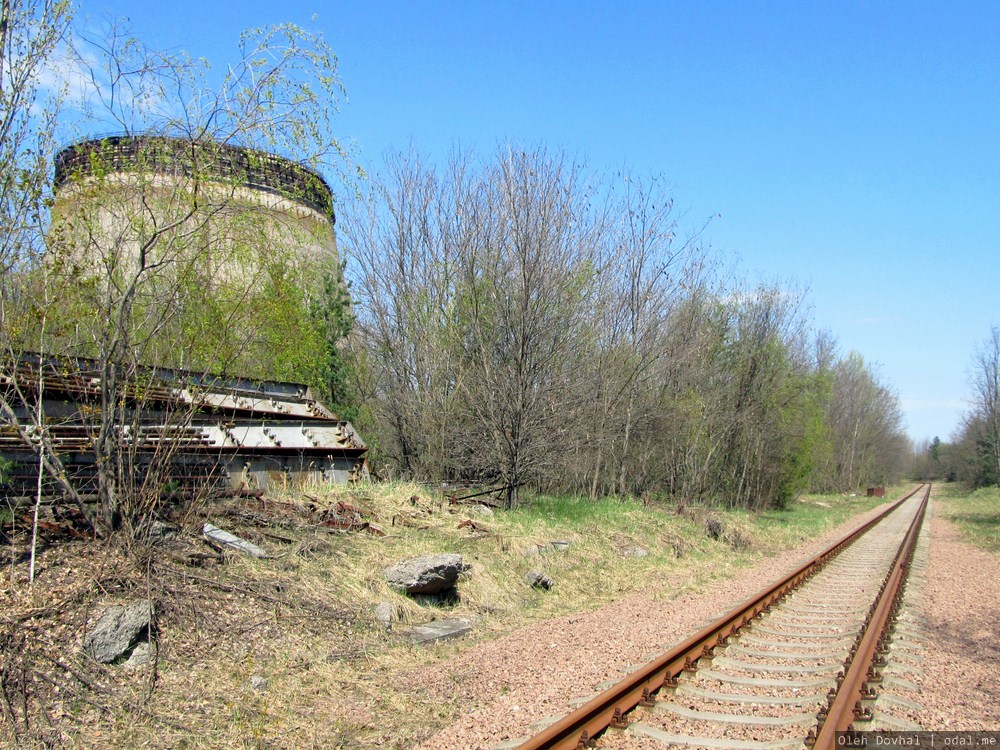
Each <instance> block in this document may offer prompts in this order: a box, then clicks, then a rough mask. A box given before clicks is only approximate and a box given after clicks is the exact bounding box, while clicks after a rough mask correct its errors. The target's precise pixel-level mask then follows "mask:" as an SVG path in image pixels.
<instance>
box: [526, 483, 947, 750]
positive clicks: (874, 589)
mask: <svg viewBox="0 0 1000 750" xmlns="http://www.w3.org/2000/svg"><path fill="white" fill-rule="evenodd" d="M929 495H930V487H929V486H925V487H922V488H918V489H917V490H914V491H913V492H911V493H910V494H909V495H907V496H906V497H904V498H902V499H901V500H899V501H897V502H896V503H894V504H893V505H892V506H890V507H889V508H888V509H887V510H886V511H885V512H883V513H882V514H880V515H879V516H878V517H876V518H874V519H872V520H871V521H869V522H868V523H866V524H864V525H863V526H862V527H860V528H859V529H857V530H855V531H854V532H852V533H851V534H849V535H848V536H846V537H845V538H843V539H841V540H839V541H838V542H836V543H835V544H833V545H831V546H830V547H828V548H827V549H825V550H824V551H823V552H821V553H820V554H818V555H816V556H815V557H813V558H812V559H810V560H808V561H807V562H805V563H803V564H802V565H801V566H800V567H799V568H797V569H796V570H794V571H792V572H791V573H790V574H788V575H787V576H785V577H784V578H782V579H781V580H779V581H776V582H775V583H774V584H772V585H771V586H769V587H768V588H767V589H765V590H764V591H762V592H760V594H758V595H757V596H755V597H753V598H751V599H749V600H747V601H746V602H744V603H743V604H741V605H739V606H738V607H736V608H735V609H733V610H731V611H729V612H726V613H724V614H722V615H720V616H719V617H718V618H717V619H716V620H714V621H713V622H711V623H709V624H708V625H706V626H705V627H704V628H703V629H702V630H700V631H699V632H698V633H696V634H694V635H692V636H691V637H690V638H688V639H686V640H684V641H682V642H681V643H679V644H677V645H676V646H674V647H673V648H671V649H670V650H669V651H668V652H666V653H665V654H663V655H661V656H660V657H658V658H656V659H654V660H652V661H650V662H648V663H646V664H644V665H642V666H640V667H639V668H638V669H636V670H635V671H633V672H632V673H631V674H629V675H628V676H627V677H626V678H624V679H623V680H621V681H620V682H617V683H616V684H614V685H612V686H610V687H608V688H607V689H605V690H604V691H603V692H601V693H600V694H599V695H597V696H596V697H594V698H593V699H591V700H590V701H588V702H587V703H585V704H584V705H582V706H580V707H579V708H578V709H576V710H575V711H573V712H571V713H570V714H568V715H567V716H565V717H563V718H562V719H559V720H558V721H556V722H554V723H553V724H551V725H550V726H549V727H547V728H545V729H544V730H542V731H541V732H539V733H538V734H537V735H535V736H534V737H531V738H529V739H527V740H526V741H522V742H521V743H520V744H518V745H516V747H517V748H518V750H543V749H544V750H552V749H555V748H559V749H568V750H579V748H585V747H607V748H622V749H625V748H628V749H629V750H631V749H632V748H654V747H666V746H678V747H702V748H712V749H718V750H772V749H775V750H776V749H777V748H783V747H803V746H805V747H808V748H814V749H815V750H830V748H834V747H836V732H838V731H844V730H847V729H849V728H852V727H854V728H858V727H857V726H854V725H855V722H863V721H865V720H868V719H870V718H871V713H870V705H871V701H873V700H874V699H875V697H876V695H877V688H878V685H879V683H880V682H881V681H882V671H881V670H882V668H883V667H884V666H885V656H886V654H887V653H888V649H889V643H890V642H891V640H892V628H893V624H894V621H895V617H896V614H897V612H898V608H899V604H900V601H901V596H902V593H903V590H904V585H905V582H906V577H907V573H908V570H909V566H910V562H911V560H912V556H913V552H914V550H915V548H916V542H917V537H918V534H919V530H920V526H921V523H922V521H923V516H924V511H925V508H926V505H927V500H928V497H929ZM858 726H861V725H860V724H859V725H858ZM609 730H611V731H609ZM615 730H624V731H615ZM598 737H599V739H600V742H599V743H598V742H595V738H598Z"/></svg>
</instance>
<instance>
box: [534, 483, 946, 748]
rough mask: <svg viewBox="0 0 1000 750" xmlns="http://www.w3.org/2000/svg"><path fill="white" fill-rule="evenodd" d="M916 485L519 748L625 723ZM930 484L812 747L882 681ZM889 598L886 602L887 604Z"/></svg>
mask: <svg viewBox="0 0 1000 750" xmlns="http://www.w3.org/2000/svg"><path fill="white" fill-rule="evenodd" d="M917 492H919V488H917V489H915V490H914V491H913V492H911V493H909V494H908V495H906V496H905V497H903V498H902V499H900V500H899V501H897V502H896V503H894V504H893V505H891V506H890V507H889V508H887V509H886V510H885V511H884V512H883V513H881V514H879V515H878V516H876V517H875V518H873V519H871V520H870V521H868V522H867V523H865V524H864V525H862V526H860V527H859V528H858V529H856V530H854V531H853V532H851V533H850V534H849V535H847V536H845V537H844V538H842V539H840V540H839V541H837V542H835V543H834V544H832V545H830V546H829V547H827V548H826V549H825V550H823V551H822V552H820V553H819V554H818V555H816V556H814V557H813V558H811V559H810V560H808V561H807V562H805V563H803V564H802V565H801V566H799V567H798V568H796V569H795V570H794V571H792V572H791V573H789V574H788V575H787V576H785V577H784V578H782V579H781V580H779V581H777V582H775V583H773V584H772V585H771V586H769V587H768V588H767V589H765V590H763V591H761V592H760V593H759V594H757V595H756V596H754V597H752V598H751V599H748V600H747V601H745V602H743V603H742V604H740V605H739V606H737V607H736V608H734V609H733V610H731V611H730V612H728V613H727V614H725V615H723V616H722V617H720V618H719V619H718V620H716V621H715V622H713V623H711V624H710V625H707V626H706V627H704V628H703V629H702V630H700V631H699V632H697V633H695V634H694V635H692V636H691V637H690V638H688V639H687V640H685V641H684V642H682V643H680V644H678V645H677V646H675V647H674V648H672V649H671V650H670V651H668V652H666V653H665V654H663V655H662V656H660V657H659V658H657V659H655V660H653V661H651V662H649V663H648V664H646V665H645V666H643V667H641V668H639V669H638V670H636V671H635V672H633V673H632V674H630V675H629V676H628V677H626V678H625V679H623V680H622V681H621V682H619V683H618V684H616V685H614V686H612V687H610V688H608V689H607V690H605V691H604V692H603V693H601V694H599V695H598V696H596V697H595V698H593V699H592V700H590V701H589V702H587V703H585V704H584V705H582V706H580V707H579V708H578V709H577V710H575V711H573V712H572V713H570V714H568V715H567V716H565V717H563V718H562V719H560V720H559V721H557V722H555V723H554V724H552V725H550V726H549V727H547V728H546V729H544V730H543V731H541V732H539V733H538V734H537V735H535V736H534V737H531V738H529V739H528V740H526V741H525V742H524V743H522V744H521V745H519V746H518V750H579V749H580V748H586V747H588V746H589V745H590V743H591V740H592V739H593V738H594V737H595V736H596V735H597V734H599V733H600V732H603V731H604V730H605V729H608V728H609V727H621V728H624V727H625V726H627V721H626V718H625V715H626V714H627V713H628V712H629V711H631V710H632V709H633V708H635V707H636V706H638V705H646V706H650V705H653V701H654V700H655V694H656V692H657V691H658V690H660V689H661V688H663V687H672V686H676V684H677V678H678V676H679V675H680V674H681V673H682V672H684V671H685V670H691V669H694V667H695V665H696V663H697V661H698V660H699V659H700V658H702V657H706V658H709V657H711V656H712V654H713V650H714V649H715V648H716V647H717V646H721V645H724V644H725V643H726V642H727V640H728V639H729V638H730V637H732V636H733V635H735V634H737V632H738V631H739V629H740V628H741V627H744V626H745V625H747V624H748V623H750V622H751V621H752V620H753V619H754V618H755V617H757V616H758V615H760V614H762V613H763V612H767V611H770V608H771V607H772V606H773V605H775V604H776V603H777V602H778V601H779V600H780V599H781V598H782V597H784V596H785V595H786V594H788V593H789V592H791V591H792V590H794V589H795V588H796V587H798V586H799V585H801V584H802V583H804V582H805V581H806V580H808V579H809V578H811V577H812V576H814V575H816V573H818V572H819V571H820V570H821V569H822V568H823V566H824V565H825V564H826V563H827V562H829V561H830V560H831V559H832V558H834V557H835V556H836V555H837V554H838V553H840V552H841V551H842V550H843V549H844V548H845V547H847V546H848V545H850V544H851V543H852V542H854V541H855V540H856V539H858V538H859V537H860V536H862V535H863V534H865V533H866V532H867V531H868V530H869V529H871V528H872V527H873V526H874V525H875V524H877V523H878V522H879V521H881V520H882V519H884V518H885V517H886V516H888V515H889V514H890V513H892V512H893V511H895V510H896V509H897V508H899V507H900V506H901V505H902V504H903V503H904V502H906V501H907V500H909V499H910V498H911V497H913V496H914V495H915V494H916V493H917ZM929 492H930V488H929V487H928V488H927V490H926V494H925V496H924V498H923V503H922V506H921V510H920V511H919V513H918V514H917V518H916V520H915V521H914V523H913V525H912V526H911V528H910V530H909V532H908V534H907V537H906V540H905V541H904V543H903V545H902V546H901V548H900V552H899V553H898V554H897V556H896V564H895V565H893V568H892V571H891V572H890V573H889V575H888V576H887V578H886V581H885V583H884V584H883V586H882V594H881V595H880V598H879V600H878V601H877V602H876V603H875V604H873V605H872V608H871V610H870V612H869V617H868V625H867V626H866V629H865V630H864V631H863V633H864V635H863V636H859V639H858V641H857V642H856V644H855V647H854V649H853V651H852V653H853V654H854V656H855V658H854V660H853V662H852V665H851V667H850V668H849V669H847V671H846V675H845V674H842V675H841V676H840V677H838V684H839V689H838V691H837V693H836V695H835V696H834V695H831V696H830V701H831V702H830V707H829V708H828V709H827V715H823V714H821V715H820V717H818V719H819V721H820V722H821V723H822V728H821V731H820V734H819V738H817V737H816V734H815V733H814V734H813V735H812V736H811V737H810V739H809V742H810V743H812V744H814V745H815V748H822V750H832V748H834V746H835V745H834V737H835V732H836V731H839V730H841V729H846V728H848V727H849V726H850V723H851V721H853V720H854V719H855V718H856V717H858V716H859V715H862V714H861V713H858V712H863V709H862V707H861V704H860V700H861V698H863V697H866V696H867V694H868V693H867V692H866V685H867V684H868V682H869V681H871V680H873V679H877V669H875V670H873V669H872V659H874V658H876V656H877V655H878V654H880V653H882V648H883V647H884V645H885V642H886V637H887V636H886V635H885V626H886V623H887V622H889V621H890V619H889V614H890V612H891V611H892V606H893V604H892V602H894V601H898V596H899V590H900V588H899V587H900V586H901V583H902V581H904V580H905V566H906V565H907V564H908V561H909V559H910V556H911V555H912V547H913V544H914V542H915V540H916V535H917V533H918V532H919V529H920V521H921V519H922V518H923V511H924V508H925V507H926V503H927V496H928V495H929ZM887 598H888V603H885V602H886V600H887Z"/></svg>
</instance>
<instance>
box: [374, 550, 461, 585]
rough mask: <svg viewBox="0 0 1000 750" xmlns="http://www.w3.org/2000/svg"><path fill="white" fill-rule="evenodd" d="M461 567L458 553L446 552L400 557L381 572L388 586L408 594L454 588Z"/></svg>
mask: <svg viewBox="0 0 1000 750" xmlns="http://www.w3.org/2000/svg"><path fill="white" fill-rule="evenodd" d="M464 570H465V564H464V563H463V562H462V556H461V555H457V554H454V553H446V554H441V555H424V556H422V557H412V558H410V559H408V560H400V561H399V562H396V563H395V564H393V565H390V566H389V567H387V568H386V569H385V570H384V571H383V575H384V576H385V580H386V581H387V582H388V583H389V585H390V586H392V587H393V588H395V589H399V590H400V591H404V592H406V593H407V594H440V593H442V592H444V591H448V590H450V589H453V588H455V584H457V583H458V577H459V575H461V573H462V572H463V571H464Z"/></svg>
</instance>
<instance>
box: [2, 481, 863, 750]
mask: <svg viewBox="0 0 1000 750" xmlns="http://www.w3.org/2000/svg"><path fill="white" fill-rule="evenodd" d="M414 497H416V498H417V499H416V500H415V501H414V500H412V498H414ZM273 500H276V501H279V502H278V504H274V503H272V504H271V505H270V506H269V507H268V508H260V507H258V506H256V505H255V503H254V502H253V501H231V502H228V503H223V504H214V505H212V506H210V507H208V508H201V509H195V510H194V511H192V512H190V513H189V514H187V515H186V516H185V517H184V533H182V534H181V535H179V536H178V537H176V538H174V539H173V540H172V541H170V542H169V544H167V545H166V546H160V547H153V548H147V547H140V546H131V547H122V546H106V545H100V544H96V543H93V542H88V541H80V540H67V539H58V540H53V542H52V543H51V544H50V545H49V546H48V547H47V548H45V549H44V550H43V551H42V554H41V557H40V565H39V571H40V573H39V577H38V580H37V581H36V583H35V585H34V586H33V587H31V586H29V585H28V584H27V581H26V569H27V565H26V562H25V560H24V552H25V546H26V544H27V537H26V534H25V533H23V532H22V533H20V534H17V535H15V537H14V539H13V541H12V543H11V544H10V546H9V547H8V549H9V551H10V553H11V555H12V559H13V560H14V561H13V562H12V563H11V564H9V565H8V566H7V570H6V573H5V576H4V579H3V583H2V586H3V588H2V589H0V612H2V614H0V644H2V648H3V652H2V655H0V677H2V680H3V685H2V686H3V691H2V692H3V696H2V698H3V700H0V717H2V723H0V742H2V743H6V746H8V747H17V748H32V747H71V748H121V747H128V748H190V749H192V750H193V749H201V748H309V747H317V748H319V747H322V748H339V747H345V748H346V747H351V748H355V747H361V748H365V747H370V748H374V747H387V748H388V747H391V748H404V747H409V746H412V745H413V744H416V743H417V742H418V741H420V740H421V739H424V738H426V737H427V736H429V734H430V733H431V732H432V731H433V730H434V729H436V728H439V727H441V726H443V725H445V724H448V723H450V722H451V721H452V720H453V719H454V717H455V716H457V715H458V713H459V712H462V711H465V710H468V708H469V706H468V705H466V704H464V703H462V702H461V700H460V698H459V696H460V695H461V694H462V685H460V684H455V685H454V689H453V690H452V691H450V693H447V694H446V695H444V696H442V694H441V693H440V692H438V693H436V694H435V695H424V694H421V693H419V692H416V691H413V690H408V689H407V685H406V683H405V675H406V674H407V673H408V672H410V671H412V670H415V669H420V668H423V667H426V666H428V665H433V664H435V663H438V662H439V661H441V660H443V659H446V658H448V657H449V656H450V655H453V654H456V653H458V652H460V651H461V650H463V649H466V648H469V646H470V645H472V644H474V643H476V642H478V641H480V640H483V639H489V638H492V637H494V636H495V635H497V634H500V633H504V632H509V631H511V630H513V629H516V628H517V627H519V626H521V625H524V624H526V623H529V622H533V621H538V620H541V619H545V618H548V617H552V616H555V615H559V614H566V613H569V612H574V611H582V610H589V609H593V608H595V607H597V606H600V605H601V604H604V603H606V602H609V601H612V600H614V599H615V598H617V597H620V596H622V595H624V594H628V593H631V592H634V591H637V590H644V591H647V592H651V593H652V594H654V595H657V596H658V597H659V598H662V599H664V600H666V599H669V598H671V597H673V596H676V595H677V594H678V593H681V592H683V591H685V590H698V589H699V588H700V587H702V586H703V585H704V584H705V583H706V582H707V581H708V580H710V579H711V578H712V577H713V576H718V575H730V574H732V573H733V571H735V570H736V569H737V568H738V567H739V566H741V565H743V564H746V563H748V562H750V561H752V560H754V559H757V558H759V557H760V556H761V555H763V554H767V553H768V551H769V550H774V549H776V548H778V547H779V546H782V545H784V544H787V543H788V542H789V540H792V539H796V538H797V537H798V535H800V534H804V533H805V532H803V531H802V530H801V529H799V528H798V527H794V528H792V530H791V531H789V529H788V528H786V527H787V526H788V524H785V523H784V522H783V521H782V520H781V519H780V518H779V520H778V521H774V520H773V519H772V520H769V519H767V518H755V517H752V516H750V515H748V514H728V513H726V514H720V516H719V517H720V518H721V519H722V521H723V522H724V527H725V530H724V531H723V533H722V534H721V535H720V538H719V539H718V540H713V539H710V538H709V537H708V536H707V535H706V527H705V524H706V519H707V518H708V517H709V516H710V515H711V514H714V513H715V512H714V511H708V510H704V509H698V508H686V509H685V510H684V512H683V513H682V514H678V513H677V512H676V509H675V508H673V507H652V508H647V507H643V506H642V505H641V504H639V503H635V502H624V501H623V502H616V501H613V500H609V501H601V502H600V503H596V504H588V503H586V502H581V501H577V500H571V499H562V500H559V499H549V500H539V501H538V502H537V503H536V504H535V505H533V506H529V507H527V508H525V509H522V510H519V511H517V512H513V513H509V512H502V513H501V512H498V513H497V514H495V515H494V516H492V517H489V516H484V515H476V514H475V513H474V512H473V511H472V510H470V509H469V508H468V507H464V506H457V507H456V506H450V505H449V504H448V503H447V502H446V501H445V500H444V499H443V498H442V497H441V496H434V495H432V494H430V493H428V492H427V491H425V489H424V488H422V487H421V486H419V485H412V484H396V485H382V486H375V485H371V486H366V487H355V488H346V487H335V488H316V489H314V490H313V491H310V492H309V493H308V496H307V495H304V494H298V495H291V494H289V495H287V496H285V497H280V498H273ZM338 501H340V502H343V503H349V504H351V505H355V506H359V507H362V508H364V509H365V511H366V512H367V513H368V518H369V520H370V521H371V522H373V523H375V524H376V525H377V526H379V527H380V528H381V529H383V530H384V531H385V532H386V535H385V536H384V537H379V536H375V535H373V534H369V533H366V532H365V531H360V532H351V533H343V532H337V531H331V530H329V529H324V528H320V527H318V526H317V525H316V523H315V519H316V517H317V513H318V512H321V511H322V510H324V509H328V508H331V507H334V506H335V505H336V503H337V502H338ZM831 502H833V503H835V504H837V503H841V504H844V503H847V501H837V500H832V501H831ZM282 503H284V504H282ZM307 506H311V507H312V511H313V512H312V514H311V515H308V516H307V515H306V514H305V510H306V508H307ZM317 508H318V509H319V510H318V511H317ZM858 509H860V505H859V506H857V507H855V506H850V507H848V505H844V507H843V508H842V509H841V510H842V513H841V514H840V516H837V515H836V514H831V516H830V517H831V519H836V520H842V516H843V515H845V514H846V513H848V512H852V511H856V510H858ZM298 510H301V511H302V512H297V511H298ZM825 517H826V516H825V515H824V516H817V518H825ZM206 519H207V520H211V521H212V522H213V523H216V524H217V525H219V526H222V527H224V528H227V529H229V530H231V531H233V532H235V533H238V534H240V535H242V536H244V537H245V538H247V539H250V540H252V541H254V542H256V543H258V544H260V545H262V546H264V547H265V549H267V550H268V552H269V553H270V554H271V555H272V557H270V558H269V559H265V560H256V559H252V558H247V557H243V556H239V555H234V554H226V555H225V562H224V563H222V564H219V563H215V562H213V561H212V560H211V558H210V559H209V560H208V562H206V563H205V564H204V566H202V567H192V566H190V565H187V564H185V562H186V561H188V560H189V559H190V558H189V555H190V554H191V553H192V552H207V551H209V550H207V548H206V547H205V545H204V543H203V542H202V541H200V539H199V534H198V532H199V530H200V528H201V524H202V523H203V521H204V520H206ZM401 519H402V520H401ZM467 519H470V520H473V521H475V523H476V524H477V525H479V526H480V527H481V528H484V529H485V530H486V531H473V530H470V528H469V527H460V524H461V522H462V521H465V520H467ZM264 521H267V524H268V525H262V523H263V522H264ZM832 522H833V520H831V523H832ZM809 523H811V524H812V525H813V526H814V527H815V528H814V529H813V531H812V533H819V532H820V531H822V530H824V529H825V528H827V527H828V526H829V525H830V524H824V523H820V522H819V521H815V520H811V521H810V522H809ZM553 540H565V541H568V542H569V543H570V547H569V549H567V550H565V551H554V550H551V549H550V548H548V547H546V545H548V544H549V543H550V542H552V541H553ZM539 545H541V546H542V547H544V548H545V551H544V552H543V553H536V554H526V551H527V550H530V549H532V548H536V549H537V547H538V546H539ZM635 548H642V549H643V550H645V551H646V552H647V555H646V556H645V557H631V556H626V555H627V553H629V552H630V551H632V550H634V549H635ZM436 552H458V553H460V554H462V555H463V556H464V558H465V560H466V562H468V563H470V564H471V566H472V567H471V571H470V572H469V573H468V574H466V575H464V576H463V578H462V579H461V581H460V583H459V591H460V599H459V601H458V602H456V603H454V604H453V605H452V606H432V605H428V604H426V603H423V604H422V603H418V602H416V601H414V600H412V599H410V598H408V597H406V596H403V595H401V594H399V593H397V592H395V591H393V590H392V589H390V588H389V587H388V586H387V584H386V583H385V581H384V580H383V578H382V575H381V571H382V569H383V567H385V566H386V565H389V564H390V563H392V562H394V561H395V560H397V559H400V558H403V557H410V556H413V555H419V554H425V553H436ZM530 570H540V571H542V572H544V573H546V574H547V575H549V576H550V577H551V578H553V579H554V580H555V582H556V586H555V588H554V589H553V590H552V591H549V592H542V591H536V590H533V589H531V588H530V587H529V586H528V585H527V584H526V583H525V581H524V578H523V577H524V574H525V573H527V572H528V571H530ZM665 572H669V574H670V575H664V573H665ZM668 579H669V580H670V581H671V582H672V583H671V586H670V588H669V590H668V589H667V588H666V587H665V585H664V581H665V580H668ZM678 581H680V582H681V583H680V584H678ZM138 596H150V597H152V598H153V599H154V600H155V601H156V602H157V609H158V615H157V629H158V633H157V641H158V644H159V650H158V658H157V660H156V663H155V664H154V665H152V666H147V667H143V668H140V669H137V670H133V671H128V672H126V671H124V670H122V669H121V668H120V667H109V666H104V665H99V664H96V663H95V662H93V661H92V660H90V659H88V658H87V657H85V656H83V655H81V653H80V644H81V640H82V637H83V633H84V631H85V629H86V625H87V623H88V621H90V620H91V619H92V618H93V614H94V610H95V607H96V606H97V605H98V604H101V603H106V602H114V601H122V600H125V599H128V598H131V597H138ZM383 601H384V602H390V603H391V604H392V605H393V607H394V609H395V611H396V616H397V622H396V624H395V625H394V629H393V631H392V632H388V633H387V632H385V631H384V629H382V628H381V626H379V625H378V624H377V623H376V622H375V619H374V615H373V610H374V607H375V605H376V604H377V603H378V602H383ZM438 617H463V618H467V619H472V620H474V621H475V629H474V634H473V635H472V636H470V637H467V638H465V639H463V640H461V641H452V642H445V643H441V644H436V645H429V646H419V647H418V646H414V645H411V644H410V643H409V642H408V641H406V640H405V639H404V638H402V637H400V635H399V634H400V632H401V631H402V630H404V629H405V628H406V627H407V626H408V625H410V624H412V623H416V622H420V621H426V620H429V619H434V618H438ZM255 677H256V678H263V679H265V680H266V681H267V684H266V688H263V689H260V688H258V687H255V686H254V685H253V684H252V679H253V678H255ZM455 679H459V680H460V678H455ZM446 692H447V691H446Z"/></svg>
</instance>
